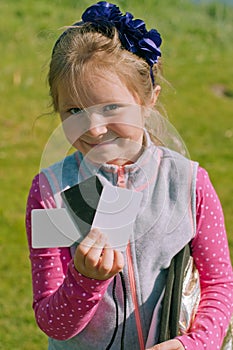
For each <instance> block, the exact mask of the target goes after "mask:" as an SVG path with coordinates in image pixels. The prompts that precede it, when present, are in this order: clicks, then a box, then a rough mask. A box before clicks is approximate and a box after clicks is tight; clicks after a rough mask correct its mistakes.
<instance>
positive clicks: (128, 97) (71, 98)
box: [58, 72, 134, 107]
mask: <svg viewBox="0 0 233 350" xmlns="http://www.w3.org/2000/svg"><path fill="white" fill-rule="evenodd" d="M58 100H59V101H60V102H61V101H62V104H66V105H67V104H68V105H70V104H79V105H80V106H83V107H86V106H90V105H94V104H102V103H105V102H111V101H117V100H119V101H121V100H125V101H126V102H129V103H132V102H134V97H133V94H132V93H131V92H130V91H129V90H128V88H127V86H126V84H125V83H124V82H123V81H122V80H121V79H120V78H119V76H118V75H117V74H116V73H113V72H106V74H105V75H104V74H98V73H94V74H91V73H89V74H87V75H85V76H82V77H77V78H76V79H63V80H62V81H61V82H60V83H59V84H58Z"/></svg>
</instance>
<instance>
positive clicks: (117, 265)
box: [112, 250, 125, 273]
mask: <svg viewBox="0 0 233 350" xmlns="http://www.w3.org/2000/svg"><path fill="white" fill-rule="evenodd" d="M124 264H125V262H124V257H123V254H122V253H121V252H120V251H119V250H114V262H113V268H112V270H113V271H114V273H117V272H120V271H122V270H123V267H124Z"/></svg>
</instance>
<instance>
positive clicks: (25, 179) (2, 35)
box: [0, 0, 233, 350]
mask: <svg viewBox="0 0 233 350" xmlns="http://www.w3.org/2000/svg"><path fill="white" fill-rule="evenodd" d="M90 4H92V2H91V1H84V0H82V1H81V0H76V1H74V0H70V1H68V0H50V1H47V0H40V1H31V0H17V1H13V0H2V1H1V3H0V16H1V20H0V45H1V47H0V49H1V79H0V94H1V104H0V119H1V135H0V136H1V137H0V163H1V166H0V179H1V206H0V225H1V226H0V227H1V235H0V271H1V288H0V297H1V298H0V330H1V341H0V349H3V350H8V349H12V350H17V349H22V350H29V349H30V350H34V349H35V350H39V349H40V350H41V349H46V343H47V342H46V337H45V336H44V335H43V334H42V333H41V332H40V331H39V330H38V328H37V326H36V325H35V321H34V317H33V312H32V309H31V277H30V265H29V260H28V250H27V243H26V235H25V229H24V212H25V203H26V198H27V193H28V190H29V187H30V184H31V180H32V178H33V176H34V175H35V174H36V173H37V172H38V171H39V165H40V157H41V154H42V151H43V148H44V145H45V144H46V140H47V139H48V137H49V135H50V133H51V132H52V130H53V129H54V126H55V125H56V122H57V121H56V118H55V117H53V116H51V115H47V116H43V117H41V118H39V119H38V120H37V122H36V124H35V126H34V122H35V120H36V119H37V118H38V116H40V115H41V114H44V113H47V112H49V110H50V109H49V108H48V105H49V103H50V100H49V97H48V91H47V90H48V88H47V85H46V74H47V67H48V62H49V56H50V52H51V48H52V45H53V43H54V41H55V39H56V37H57V36H58V35H59V33H60V32H61V30H59V28H60V27H62V26H63V25H67V24H71V23H73V22H74V21H76V20H77V19H78V18H79V16H80V14H81V12H82V10H83V9H84V8H85V7H86V6H88V5H90ZM117 4H119V5H120V7H121V8H122V9H123V10H129V11H132V12H133V13H134V14H135V16H136V17H140V18H141V17H142V14H143V18H145V19H146V21H147V23H148V27H153V26H156V27H157V28H158V29H159V31H160V32H161V33H162V34H163V39H164V42H163V46H162V50H163V60H164V76H165V78H166V79H167V80H168V81H169V82H170V83H171V85H172V87H169V85H168V84H166V83H163V84H162V85H163V93H162V96H161V101H162V103H163V105H164V107H165V109H166V111H167V113H168V116H169V119H170V121H171V122H172V123H173V124H174V125H175V126H176V128H177V130H178V131H179V132H180V134H181V135H182V138H183V140H184V141H185V143H186V145H187V147H188V150H189V152H190V155H191V158H192V159H194V160H198V161H199V163H200V164H201V165H202V166H203V167H205V168H206V169H207V170H208V171H209V173H210V177H211V179H212V181H213V183H214V186H215V188H216V190H217V192H218V194H219V197H220V199H221V201H222V205H223V209H224V212H225V219H226V226H227V231H228V237H229V244H230V249H231V256H232V258H233V229H232V216H233V215H232V214H233V202H232V198H233V181H232V178H233V176H232V175H233V168H232V164H233V153H232V149H233V122H232V110H233V98H232V95H233V79H232V77H233V65H232V57H233V46H232V42H233V22H232V18H233V9H232V8H231V7H229V8H227V7H226V6H224V5H220V4H215V3H211V4H207V5H205V6H204V5H203V6H202V5H194V4H192V3H191V2H189V1H188V0H187V1H185V0H180V1H178V0H167V1H163V0H157V1H154V0H148V1H146V0H144V1H135V0H121V1H120V0H119V1H118V2H117ZM219 85H220V86H224V89H225V95H224V94H221V93H220V95H219V96H218V94H217V93H216V86H219ZM213 89H215V90H213ZM220 90H221V89H220ZM220 92H221V91H220Z"/></svg>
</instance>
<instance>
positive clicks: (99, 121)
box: [88, 113, 108, 137]
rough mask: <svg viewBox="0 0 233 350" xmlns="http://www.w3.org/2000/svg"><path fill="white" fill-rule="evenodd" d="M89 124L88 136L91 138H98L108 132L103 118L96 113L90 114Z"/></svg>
mask: <svg viewBox="0 0 233 350" xmlns="http://www.w3.org/2000/svg"><path fill="white" fill-rule="evenodd" d="M89 118H90V124H89V128H88V134H89V135H90V136H92V137H98V136H100V135H103V134H106V133H107V131H108V128H107V123H106V121H105V120H104V117H103V116H102V115H100V114H97V113H92V114H91V115H90V116H89Z"/></svg>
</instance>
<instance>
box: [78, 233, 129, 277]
mask: <svg viewBox="0 0 233 350" xmlns="http://www.w3.org/2000/svg"><path fill="white" fill-rule="evenodd" d="M74 266H75V268H76V270H77V271H78V272H80V273H81V274H82V275H84V276H86V277H89V278H94V279H98V280H107V279H109V278H111V277H112V276H114V275H116V274H117V273H118V272H120V271H121V270H122V269H123V267H124V258H123V255H122V253H121V252H119V251H117V250H114V249H112V248H111V247H110V246H109V245H108V244H107V240H106V237H105V236H104V235H103V234H102V233H101V232H100V231H99V230H98V229H92V230H91V231H90V232H89V233H88V235H87V236H86V237H85V238H84V239H83V241H82V242H81V243H80V244H79V245H78V247H77V249H76V251H75V255H74Z"/></svg>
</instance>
